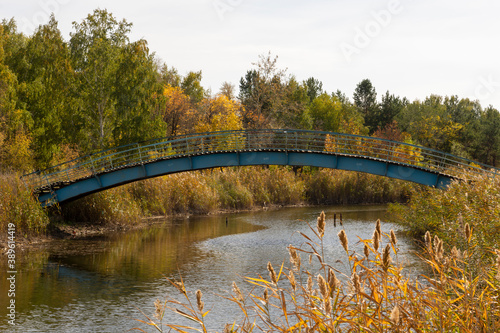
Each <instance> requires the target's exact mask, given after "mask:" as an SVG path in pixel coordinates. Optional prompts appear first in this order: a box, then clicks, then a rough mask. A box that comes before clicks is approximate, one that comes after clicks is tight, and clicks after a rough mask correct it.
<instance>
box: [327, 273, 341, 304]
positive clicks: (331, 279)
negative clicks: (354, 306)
mask: <svg viewBox="0 0 500 333" xmlns="http://www.w3.org/2000/svg"><path fill="white" fill-rule="evenodd" d="M328 286H329V287H330V297H333V293H334V292H335V290H336V289H337V288H338V287H339V286H340V281H339V280H338V279H337V276H336V275H335V272H334V271H333V269H331V268H330V269H329V270H328Z"/></svg>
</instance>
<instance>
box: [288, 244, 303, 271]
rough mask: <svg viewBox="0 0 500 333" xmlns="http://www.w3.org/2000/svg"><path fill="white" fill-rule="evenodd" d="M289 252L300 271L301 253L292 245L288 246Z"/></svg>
mask: <svg viewBox="0 0 500 333" xmlns="http://www.w3.org/2000/svg"><path fill="white" fill-rule="evenodd" d="M288 252H289V253H290V263H291V264H292V265H293V266H294V267H295V269H296V270H297V271H299V270H300V264H301V259H300V255H299V254H298V253H297V250H296V249H295V248H294V247H293V246H292V245H290V246H288Z"/></svg>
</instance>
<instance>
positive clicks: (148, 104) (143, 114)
mask: <svg viewBox="0 0 500 333" xmlns="http://www.w3.org/2000/svg"><path fill="white" fill-rule="evenodd" d="M121 52H122V54H121V55H120V63H119V66H118V70H117V75H116V82H115V83H114V85H115V89H114V92H113V95H112V96H113V99H114V100H116V104H115V110H116V117H115V123H114V125H113V127H114V128H113V141H114V142H115V144H128V143H132V142H138V141H144V140H148V139H152V138H155V137H161V136H163V135H164V134H165V130H166V126H165V123H164V122H163V121H162V114H161V112H159V105H158V96H159V95H161V94H162V93H163V86H162V84H161V82H160V81H161V80H160V78H159V77H160V74H159V73H158V69H157V66H156V63H155V60H154V57H153V55H152V54H150V53H149V48H148V45H147V42H146V41H145V40H142V39H141V40H139V41H136V42H133V43H129V44H128V45H126V46H125V47H123V48H121Z"/></svg>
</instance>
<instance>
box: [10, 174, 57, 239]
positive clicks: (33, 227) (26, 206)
mask: <svg viewBox="0 0 500 333" xmlns="http://www.w3.org/2000/svg"><path fill="white" fill-rule="evenodd" d="M9 223H11V224H14V225H15V230H16V232H15V234H16V237H19V238H21V237H30V236H37V235H41V234H43V233H45V231H46V228H47V225H48V224H49V217H48V214H47V212H46V211H45V210H44V209H43V208H42V207H41V206H40V203H39V202H38V201H36V199H35V198H34V197H33V196H32V195H31V193H30V192H29V191H28V190H27V188H26V187H25V186H24V184H22V182H21V181H20V180H19V175H17V174H15V173H2V174H0V231H1V234H2V235H3V236H5V237H6V236H7V232H6V231H7V229H8V225H9ZM11 229H12V228H11Z"/></svg>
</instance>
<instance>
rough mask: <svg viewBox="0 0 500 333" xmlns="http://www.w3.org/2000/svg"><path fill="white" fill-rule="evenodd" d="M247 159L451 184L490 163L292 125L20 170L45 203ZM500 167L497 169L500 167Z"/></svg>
mask: <svg viewBox="0 0 500 333" xmlns="http://www.w3.org/2000/svg"><path fill="white" fill-rule="evenodd" d="M244 165H290V166H314V167H323V168H331V169H340V170H352V171H358V172H366V173H371V174H375V175H382V176H386V177H391V178H397V179H403V180H407V181H412V182H415V183H419V184H424V185H428V186H433V187H437V188H446V186H447V185H448V184H450V182H451V181H452V180H453V179H456V178H460V175H462V174H463V172H464V171H465V172H472V173H475V174H489V175H492V176H494V175H496V174H497V172H498V171H499V170H498V169H495V168H493V167H491V166H488V165H484V164H481V163H477V162H474V161H471V160H467V159H464V158H461V157H458V156H454V155H450V154H447V153H443V152H440V151H437V150H433V149H429V148H425V147H422V146H416V145H411V144H407V143H403V142H396V141H390V140H384V139H379V138H373V137H365V136H358V135H349V134H340V133H331V132H318V131H305V130H290V129H276V130H271V129H266V130H241V131H221V132H210V133H201V134H190V135H183V136H177V137H175V138H163V139H156V140H152V141H147V142H142V143H136V144H130V145H126V146H121V147H117V148H113V149H108V150H103V151H101V152H98V153H95V154H91V155H87V156H83V157H80V158H77V159H75V160H72V161H68V162H65V163H62V164H60V165H57V166H54V167H51V168H48V169H45V170H43V171H37V172H33V173H30V174H27V175H24V176H22V180H23V181H24V183H25V184H26V186H27V187H28V188H29V189H30V190H31V191H32V192H33V193H34V194H35V195H36V196H37V197H38V200H39V201H40V202H41V203H42V205H44V206H51V205H53V204H55V203H63V202H66V201H70V200H74V199H77V198H80V197H84V196H86V195H89V194H91V193H95V192H99V191H102V190H106V189H109V188H112V187H115V186H120V185H123V184H127V183H130V182H134V181H138V180H142V179H147V178H152V177H157V176H161V175H167V174H171V173H176V172H183V171H191V170H201V169H208V168H216V167H228V166H244ZM498 173H500V172H498Z"/></svg>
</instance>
